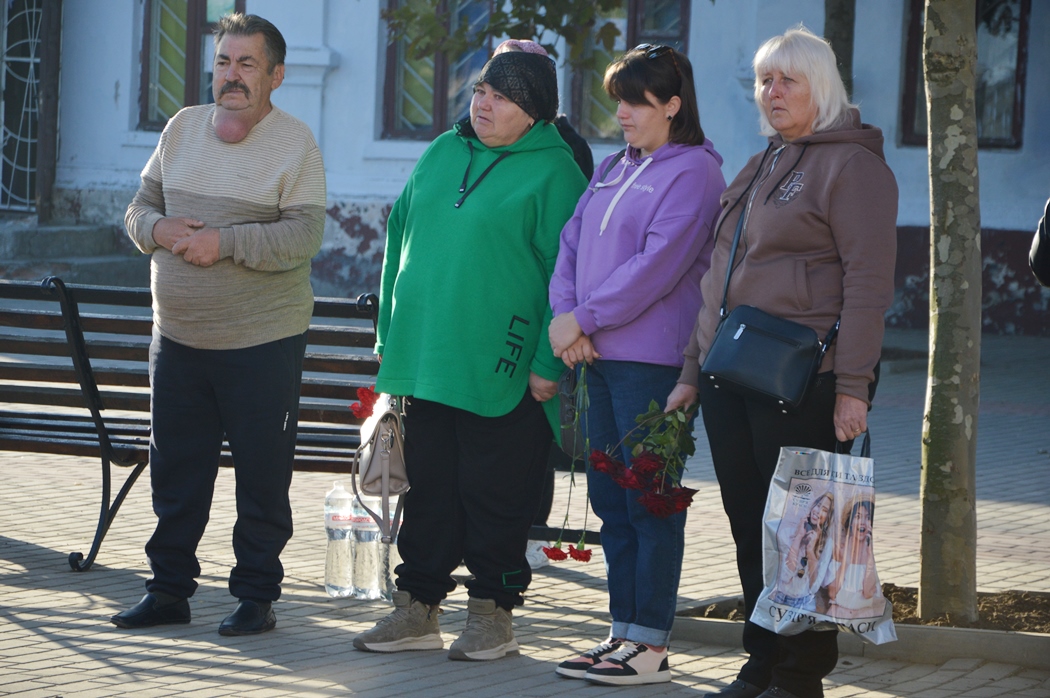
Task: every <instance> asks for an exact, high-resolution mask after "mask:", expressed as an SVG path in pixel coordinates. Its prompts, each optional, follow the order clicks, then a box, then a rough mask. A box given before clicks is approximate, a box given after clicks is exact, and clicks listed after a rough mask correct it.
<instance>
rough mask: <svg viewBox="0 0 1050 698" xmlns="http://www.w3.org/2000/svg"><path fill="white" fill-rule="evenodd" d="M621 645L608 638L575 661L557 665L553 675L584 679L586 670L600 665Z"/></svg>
mask: <svg viewBox="0 0 1050 698" xmlns="http://www.w3.org/2000/svg"><path fill="white" fill-rule="evenodd" d="M622 644H623V642H622V641H620V640H614V639H613V638H609V639H608V640H605V641H604V642H602V643H601V644H600V645H598V646H597V647H595V648H594V649H592V650H590V651H589V652H585V653H583V654H581V655H580V656H579V657H576V658H575V659H567V660H565V661H564V662H562V663H561V664H559V665H558V668H557V669H555V670H554V673H556V674H557V675H558V676H564V677H566V678H569V679H582V678H585V677H586V675H587V670H588V669H590V668H591V667H593V666H594V665H596V664H600V663H601V662H602V660H603V659H605V658H606V657H608V656H610V655H612V654H613V653H615V652H616V650H618V649H620V645H622Z"/></svg>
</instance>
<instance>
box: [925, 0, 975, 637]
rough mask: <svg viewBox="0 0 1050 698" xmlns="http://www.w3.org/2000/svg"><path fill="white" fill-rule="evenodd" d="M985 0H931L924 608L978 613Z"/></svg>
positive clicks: (962, 616) (970, 617)
mask: <svg viewBox="0 0 1050 698" xmlns="http://www.w3.org/2000/svg"><path fill="white" fill-rule="evenodd" d="M975 2H976V0H926V20H925V22H926V24H925V30H924V32H925V33H924V41H923V49H924V50H923V71H924V73H925V78H926V103H927V109H928V110H929V111H928V113H929V131H928V134H927V135H928V138H929V158H930V161H929V165H930V368H929V380H928V383H927V388H926V411H925V416H924V420H923V432H922V443H923V449H922V483H921V498H922V535H921V553H920V563H919V608H918V614H919V616H920V617H922V618H930V617H933V616H936V615H942V614H950V616H951V618H952V619H953V620H955V621H956V622H960V623H968V622H972V621H974V620H976V619H977V579H976V578H977V515H976V510H975V504H976V493H975V487H974V475H975V471H976V466H975V460H976V451H977V407H978V402H979V398H980V354H981V237H980V235H981V217H980V203H979V197H978V182H977V117H976V111H975V108H974V94H975V93H974V88H975V84H976V63H977V39H976V29H975V23H974V17H975Z"/></svg>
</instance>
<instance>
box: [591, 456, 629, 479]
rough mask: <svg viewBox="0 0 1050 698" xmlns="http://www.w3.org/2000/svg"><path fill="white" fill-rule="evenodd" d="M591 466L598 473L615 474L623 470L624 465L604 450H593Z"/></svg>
mask: <svg viewBox="0 0 1050 698" xmlns="http://www.w3.org/2000/svg"><path fill="white" fill-rule="evenodd" d="M590 461H591V466H593V467H594V469H595V470H597V471H598V472H599V473H605V474H607V475H612V476H614V479H615V476H616V475H617V474H618V473H620V472H621V471H622V470H624V465H623V463H621V462H620V461H618V460H616V459H615V458H613V457H612V456H610V455H609V454H608V453H606V452H605V451H598V450H594V451H591V457H590Z"/></svg>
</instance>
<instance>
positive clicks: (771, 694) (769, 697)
mask: <svg viewBox="0 0 1050 698" xmlns="http://www.w3.org/2000/svg"><path fill="white" fill-rule="evenodd" d="M758 698H798V696H796V695H795V694H794V693H792V692H791V691H786V690H784V689H783V688H780V687H779V686H770V687H769V688H767V689H766V691H765V693H760V694H759V695H758Z"/></svg>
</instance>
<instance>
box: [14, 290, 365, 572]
mask: <svg viewBox="0 0 1050 698" xmlns="http://www.w3.org/2000/svg"><path fill="white" fill-rule="evenodd" d="M150 305H151V296H150V291H149V289H138V288H115V287H101V286H78V285H73V284H69V285H66V284H63V283H62V281H61V280H59V279H57V278H54V277H49V278H47V279H44V281H43V282H41V283H31V282H20V281H0V450H9V451H22V452H31V453H51V454H59V455H74V456H91V457H97V458H100V459H101V463H102V502H101V508H100V513H99V520H98V526H97V528H96V531H95V538H94V540H93V542H92V544H91V549H90V552H89V553H88V555H87V557H86V558H85V557H84V556H83V555H82V554H81V553H79V552H74V553H70V555H69V564H70V566H71V567H72V568H73V569H74V570H76V571H78V572H82V571H84V570H87V569H88V568H89V567H91V565H92V563H93V562H94V560H95V557H96V556H97V555H98V551H99V548H100V546H101V545H102V540H103V538H105V535H106V532H107V531H108V529H109V526H110V524H111V523H112V522H113V519H114V517H115V516H116V515H117V511H118V510H119V509H120V505H121V504H122V503H123V501H124V499H125V497H126V496H127V495H128V492H129V491H130V490H131V487H132V485H134V484H135V481H136V480H137V479H138V477H139V475H140V474H141V473H142V471H143V469H144V468H145V467H146V464H147V463H148V461H149V433H150V429H149V370H148V367H149V343H150V338H151V335H152V330H153V321H152V312H151V309H150ZM376 311H377V299H376V297H375V296H374V295H371V294H369V295H364V296H362V297H361V298H359V299H358V300H357V301H353V300H346V299H337V298H318V299H316V301H315V303H314V314H313V318H312V319H311V321H310V330H309V334H308V347H307V353H306V359H305V362H304V366H303V384H302V398H301V403H300V409H299V420H300V422H299V434H298V439H297V443H296V452H295V468H296V469H297V470H309V471H324V472H336V473H348V472H349V471H350V465H351V463H352V461H353V455H354V451H355V450H356V449H357V446H358V444H359V443H360V421H359V420H357V419H356V418H355V417H354V416H353V413H352V412H351V411H350V410H349V405H350V403H351V402H354V401H355V400H356V390H357V388H358V387H361V386H366V385H372V384H373V383H374V382H375V374H376V373H377V371H378V369H379V362H378V361H377V360H376V357H375V356H374V355H373V353H372V349H373V347H374V346H375V330H374V326H373V318H374V317H375V313H376ZM103 412H105V413H106V414H105V416H103ZM220 462H221V464H222V465H227V466H228V465H232V460H231V458H230V454H229V451H228V450H226V449H225V448H224V451H223V454H222V457H221V461H220ZM114 466H119V467H123V468H128V469H130V474H129V475H128V476H127V478H126V479H125V480H124V483H123V485H122V486H121V487H120V489H119V491H118V492H117V495H116V496H115V497H113V496H112V489H111V472H112V470H113V467H114Z"/></svg>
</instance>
